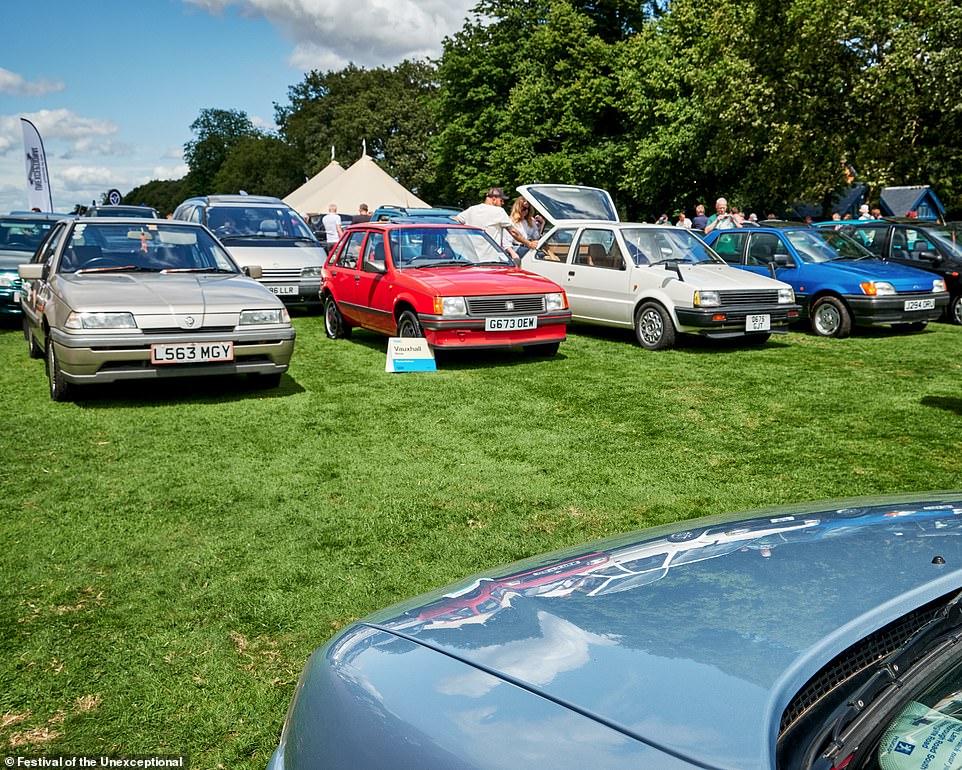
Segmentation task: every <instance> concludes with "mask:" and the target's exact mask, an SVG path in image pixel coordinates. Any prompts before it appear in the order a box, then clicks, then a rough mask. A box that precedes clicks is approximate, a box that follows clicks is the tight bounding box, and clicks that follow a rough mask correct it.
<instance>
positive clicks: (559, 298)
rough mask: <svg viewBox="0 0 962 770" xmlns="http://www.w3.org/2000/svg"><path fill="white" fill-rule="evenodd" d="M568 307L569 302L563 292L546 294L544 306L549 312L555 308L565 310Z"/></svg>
mask: <svg viewBox="0 0 962 770" xmlns="http://www.w3.org/2000/svg"><path fill="white" fill-rule="evenodd" d="M566 307H568V303H567V302H566V301H565V295H564V293H563V292H557V293H555V294H545V295H544V308H545V310H547V311H548V312H549V313H550V312H552V311H554V310H564V309H565V308H566Z"/></svg>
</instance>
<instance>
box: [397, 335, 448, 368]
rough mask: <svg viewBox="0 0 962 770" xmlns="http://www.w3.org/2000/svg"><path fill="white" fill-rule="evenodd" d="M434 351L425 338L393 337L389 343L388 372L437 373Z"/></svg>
mask: <svg viewBox="0 0 962 770" xmlns="http://www.w3.org/2000/svg"><path fill="white" fill-rule="evenodd" d="M437 369H438V366H437V364H436V363H435V361H434V351H433V350H431V346H430V345H428V341H427V340H426V339H424V337H391V338H390V339H389V340H388V341H387V364H386V365H385V367H384V371H386V372H435V371H437Z"/></svg>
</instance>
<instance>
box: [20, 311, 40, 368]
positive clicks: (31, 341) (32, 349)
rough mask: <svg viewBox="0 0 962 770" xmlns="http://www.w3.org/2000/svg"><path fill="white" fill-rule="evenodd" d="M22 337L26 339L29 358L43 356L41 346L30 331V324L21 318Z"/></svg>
mask: <svg viewBox="0 0 962 770" xmlns="http://www.w3.org/2000/svg"><path fill="white" fill-rule="evenodd" d="M23 338H24V339H25V340H26V341H27V352H28V354H29V356H30V357H31V358H43V347H41V346H40V345H39V344H38V343H37V340H36V338H35V337H34V336H33V333H32V332H31V331H30V324H28V323H27V319H26V318H24V319H23Z"/></svg>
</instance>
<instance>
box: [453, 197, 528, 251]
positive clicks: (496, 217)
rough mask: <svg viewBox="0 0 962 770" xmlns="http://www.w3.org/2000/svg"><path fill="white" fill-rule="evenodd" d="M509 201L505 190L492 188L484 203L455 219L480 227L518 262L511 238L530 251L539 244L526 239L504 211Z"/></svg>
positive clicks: (465, 211) (472, 207) (463, 212)
mask: <svg viewBox="0 0 962 770" xmlns="http://www.w3.org/2000/svg"><path fill="white" fill-rule="evenodd" d="M507 199H508V196H506V195H505V194H504V190H502V189H501V188H500V187H492V188H491V189H490V190H488V192H487V194H486V195H485V196H484V203H478V204H477V205H475V206H471V207H470V208H467V209H465V210H464V211H462V212H461V213H460V214H456V215H455V216H454V217H453V218H454V219H455V220H457V221H458V222H461V223H462V224H465V225H471V226H472V227H480V228H481V229H482V230H484V231H485V232H486V233H487V234H488V235H490V236H491V237H492V238H493V239H494V242H495V243H496V244H498V245H499V246H500V247H501V248H503V249H505V250H506V251H507V252H508V253H509V254H511V256H512V257H513V258H514V259H515V260H516V261H517V259H518V255H517V254H516V253H515V252H514V249H512V248H511V238H514V240H516V241H517V242H518V243H520V244H522V245H523V246H527V247H528V248H529V249H535V248H537V247H538V242H537V241H532V240H530V239H528V238H526V237H525V235H524V233H522V232H521V231H520V230H518V228H517V227H515V225H514V222H512V221H511V217H509V216H508V212H507V211H505V210H504V202H505V201H506V200H507ZM509 236H510V237H509Z"/></svg>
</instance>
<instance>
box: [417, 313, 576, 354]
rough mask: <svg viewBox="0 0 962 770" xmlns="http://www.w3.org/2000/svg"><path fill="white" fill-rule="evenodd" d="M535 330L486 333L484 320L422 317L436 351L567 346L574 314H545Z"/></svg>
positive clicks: (425, 333) (429, 340)
mask: <svg viewBox="0 0 962 770" xmlns="http://www.w3.org/2000/svg"><path fill="white" fill-rule="evenodd" d="M537 319H538V325H537V326H536V327H535V328H534V329H521V330H516V331H485V329H484V319H483V318H466V317H463V316H462V317H458V318H451V317H450V316H440V315H421V316H420V321H421V328H422V329H423V330H424V337H425V339H427V341H428V344H429V345H431V346H432V347H436V348H502V347H513V346H518V345H541V344H547V343H552V342H563V341H564V339H565V334H566V327H567V325H568V323H569V322H570V321H571V311H570V310H559V311H555V312H551V313H542V314H541V315H538V316H537Z"/></svg>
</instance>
